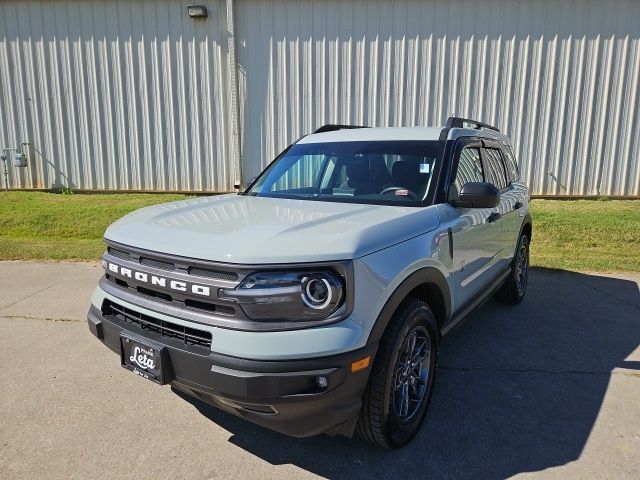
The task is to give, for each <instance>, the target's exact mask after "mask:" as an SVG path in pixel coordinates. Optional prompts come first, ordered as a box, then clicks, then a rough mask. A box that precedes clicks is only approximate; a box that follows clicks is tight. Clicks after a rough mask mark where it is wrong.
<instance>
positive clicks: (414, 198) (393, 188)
mask: <svg viewBox="0 0 640 480" xmlns="http://www.w3.org/2000/svg"><path fill="white" fill-rule="evenodd" d="M398 190H406V191H407V195H398V196H403V197H404V196H407V197H411V199H412V200H416V201H418V200H420V199H419V198H418V196H417V195H416V194H415V193H413V192H412V191H411V190H409V189H408V188H404V187H387V188H385V189H384V190H382V191H381V192H380V193H379V195H386V194H387V193H391V192H397V191H398Z"/></svg>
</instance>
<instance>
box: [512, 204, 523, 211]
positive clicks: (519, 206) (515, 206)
mask: <svg viewBox="0 0 640 480" xmlns="http://www.w3.org/2000/svg"><path fill="white" fill-rule="evenodd" d="M521 208H522V202H516V203H515V204H514V205H513V209H514V210H519V209H521Z"/></svg>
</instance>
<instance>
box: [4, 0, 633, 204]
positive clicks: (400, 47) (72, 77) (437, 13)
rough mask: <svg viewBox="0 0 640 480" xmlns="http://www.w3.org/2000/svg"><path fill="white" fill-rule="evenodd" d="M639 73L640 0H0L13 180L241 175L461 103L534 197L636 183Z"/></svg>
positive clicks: (437, 117) (120, 181)
mask: <svg viewBox="0 0 640 480" xmlns="http://www.w3.org/2000/svg"><path fill="white" fill-rule="evenodd" d="M191 4H199V5H204V6H206V8H207V12H208V16H207V17H206V18H190V17H189V15H188V14H187V5H191ZM639 79H640V1H637V0H626V1H625V0H608V1H602V0H556V1H552V0H548V1H544V2H542V1H536V0H509V1H506V0H425V1H419V0H413V1H408V0H296V1H290V0H190V1H189V2H185V1H177V0H176V1H174V0H34V1H31V0H26V1H25V0H20V1H17V0H2V1H0V146H2V147H16V146H19V145H20V144H22V143H24V145H22V147H21V148H22V149H23V151H24V152H25V153H26V154H27V156H28V163H29V164H28V167H27V168H15V167H12V166H10V168H9V182H10V186H11V187H12V188H46V189H49V188H57V187H61V186H66V187H70V188H74V189H88V190H94V189H100V190H102V189H109V190H163V191H164V190H166V191H197V192H201V191H230V190H233V188H234V185H236V184H239V183H241V182H242V181H246V180H247V179H248V178H250V177H253V176H254V175H256V174H257V173H258V172H259V171H260V170H261V168H262V167H263V166H264V165H266V164H267V163H268V162H269V161H271V160H272V159H273V157H274V156H275V155H276V154H277V153H278V152H279V151H280V150H282V149H283V148H284V147H286V146H287V145H288V144H289V143H291V142H292V141H294V140H295V139H296V138H298V137H299V136H301V135H303V134H305V133H309V132H311V131H312V130H313V129H315V128H316V127H318V126H320V125H322V124H325V123H353V124H360V125H372V126H413V125H441V124H443V123H444V122H445V120H446V118H447V116H448V115H449V114H451V113H455V114H457V115H460V116H465V117H472V118H476V119H478V120H483V121H485V122H488V123H493V124H495V125H497V126H498V127H500V128H501V129H502V130H503V131H505V132H506V133H507V134H508V135H510V136H511V137H512V138H513V139H514V141H515V145H516V153H517V155H518V161H519V164H520V168H521V171H522V173H523V175H524V178H525V180H526V181H527V183H528V184H529V185H530V187H531V188H532V191H533V193H534V194H537V195H571V196H578V195H609V196H639V195H640V134H639V133H640V105H639V104H640V93H639V89H640V82H639Z"/></svg>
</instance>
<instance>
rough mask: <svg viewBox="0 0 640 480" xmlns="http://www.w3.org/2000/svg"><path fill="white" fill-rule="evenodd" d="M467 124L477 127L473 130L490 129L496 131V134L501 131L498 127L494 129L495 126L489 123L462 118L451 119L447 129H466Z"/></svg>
mask: <svg viewBox="0 0 640 480" xmlns="http://www.w3.org/2000/svg"><path fill="white" fill-rule="evenodd" d="M465 123H470V124H471V125H475V127H473V128H475V129H476V130H480V129H481V128H488V129H489V130H495V131H496V132H499V131H500V129H499V128H498V127H494V126H493V125H489V124H488V123H484V122H478V121H477V120H472V119H470V118H462V117H449V118H448V119H447V128H464V124H465Z"/></svg>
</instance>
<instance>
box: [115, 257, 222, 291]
mask: <svg viewBox="0 0 640 480" xmlns="http://www.w3.org/2000/svg"><path fill="white" fill-rule="evenodd" d="M102 266H103V267H104V269H105V270H107V271H109V272H112V273H115V274H117V275H120V276H121V277H127V278H131V279H132V280H136V281H138V282H141V283H149V284H151V285H154V286H159V287H163V288H169V289H171V290H175V291H177V292H189V293H193V294H194V295H200V296H203V297H208V296H210V295H211V287H208V286H206V285H198V284H195V283H192V284H188V283H187V282H181V281H180V280H171V279H170V278H166V277H161V276H158V275H152V274H149V273H145V272H138V271H136V270H133V269H131V268H125V267H121V266H120V265H118V264H116V263H111V262H107V261H106V260H103V261H102Z"/></svg>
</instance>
